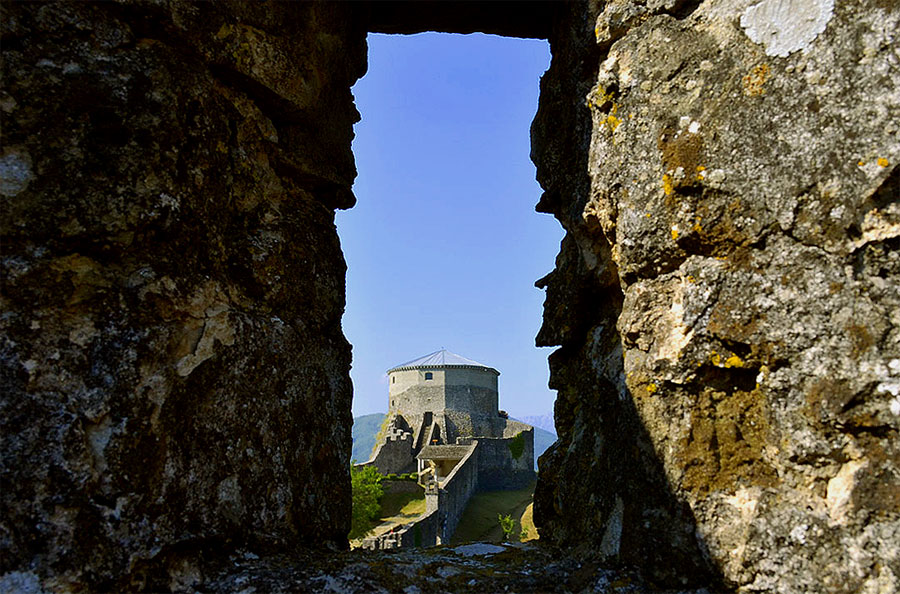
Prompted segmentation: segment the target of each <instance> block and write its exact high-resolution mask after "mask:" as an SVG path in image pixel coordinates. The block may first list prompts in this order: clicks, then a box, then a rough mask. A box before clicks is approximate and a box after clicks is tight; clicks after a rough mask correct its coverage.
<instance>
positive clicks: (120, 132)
mask: <svg viewBox="0 0 900 594" xmlns="http://www.w3.org/2000/svg"><path fill="white" fill-rule="evenodd" d="M352 23H353V21H352V20H351V19H350V18H348V15H347V10H346V8H345V7H342V6H340V5H322V4H301V3H286V4H275V5H271V4H267V5H255V4H252V3H244V4H242V3H217V4H195V3H189V2H184V3H181V2H159V3H149V2H148V3H144V2H131V3H111V2H103V3H97V4H86V3H81V2H72V3H49V4H47V3H31V2H28V3H18V4H17V3H4V6H3V18H2V26H3V29H2V47H3V54H2V72H3V74H2V80H3V89H2V92H0V108H2V111H3V115H2V117H3V136H2V145H3V146H2V152H0V174H2V178H3V182H2V184H0V194H2V197H0V209H2V210H0V232H2V240H0V241H2V270H3V272H2V274H3V285H2V305H0V310H2V312H3V313H2V318H0V327H2V338H0V360H2V374H3V375H2V389H0V440H2V452H3V456H2V462H0V576H3V575H6V577H4V578H3V579H4V580H5V581H4V582H3V583H14V584H26V585H27V584H30V583H32V582H33V581H34V580H36V579H40V580H41V583H43V585H44V587H46V588H50V589H61V590H66V589H69V588H74V589H79V588H89V589H93V590H101V591H112V590H119V589H134V588H140V587H141V585H142V584H143V583H144V579H145V575H146V574H148V573H153V572H155V571H156V572H157V573H159V572H162V574H163V575H164V574H165V572H166V571H167V570H168V569H171V568H173V567H176V566H178V567H180V569H177V571H183V570H184V568H183V567H181V565H184V564H189V563H192V562H191V561H189V559H191V558H192V557H191V555H195V556H196V555H197V554H199V553H201V552H202V554H203V555H212V554H214V553H215V551H217V550H219V549H222V550H226V549H228V548H230V547H232V546H234V545H235V544H240V543H244V544H247V545H248V546H249V545H251V544H252V545H253V546H255V547H258V548H260V549H265V548H266V547H272V546H278V547H281V548H282V549H283V548H285V547H287V548H291V547H296V546H298V545H300V544H303V543H307V544H311V543H315V545H316V546H328V545H329V543H330V544H331V546H345V543H346V533H347V529H348V526H349V524H348V521H349V515H348V513H347V510H348V509H349V500H350V493H349V490H350V484H349V476H348V471H347V468H348V463H349V453H350V450H349V448H350V433H349V431H350V426H351V422H352V420H351V416H350V397H351V387H350V381H349V377H348V369H349V364H350V348H349V345H348V344H347V342H346V341H345V339H344V338H343V335H342V334H341V330H340V316H341V313H342V311H343V306H344V270H345V265H344V262H343V259H342V257H341V253H340V247H339V243H338V238H337V235H336V233H335V228H334V222H333V209H334V208H335V207H347V206H350V205H351V204H352V201H353V198H352V195H351V193H350V185H351V182H352V180H353V177H354V175H355V170H354V166H353V160H352V155H351V153H350V139H351V137H352V124H353V122H354V121H355V119H356V118H357V113H356V110H355V108H354V106H353V103H352V97H351V94H350V91H349V87H350V85H351V84H352V83H353V81H354V80H355V79H356V78H357V77H358V76H360V75H361V74H362V72H363V71H364V69H365V55H364V51H365V49H364V31H363V30H361V29H360V30H356V29H354V27H352V26H351V25H352ZM157 570H159V571H157ZM7 572H9V573H7ZM10 576H11V577H10ZM34 576H37V577H34ZM9 580H12V582H9ZM23 587H24V586H23ZM16 588H18V586H17V587H16ZM16 588H14V589H16Z"/></svg>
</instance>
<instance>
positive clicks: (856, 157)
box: [0, 0, 900, 594]
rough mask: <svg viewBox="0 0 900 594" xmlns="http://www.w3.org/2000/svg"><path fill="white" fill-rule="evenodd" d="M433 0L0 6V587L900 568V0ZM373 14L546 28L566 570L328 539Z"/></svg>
mask: <svg viewBox="0 0 900 594" xmlns="http://www.w3.org/2000/svg"><path fill="white" fill-rule="evenodd" d="M430 8H434V5H429V4H428V3H421V4H418V5H416V7H415V8H414V9H412V8H411V9H410V10H405V6H404V5H402V4H399V3H396V2H390V3H385V4H384V5H383V6H382V8H379V3H377V2H371V3H299V2H297V3H295V2H288V3H278V2H267V3H259V4H257V3H238V2H228V3H212V4H209V3H202V4H201V3H189V2H180V1H178V0H170V1H159V2H149V1H148V2H145V1H143V0H133V1H123V2H118V3H111V2H106V3H97V4H87V3H80V2H72V3H66V2H59V3H50V4H44V3H5V4H4V6H3V19H2V25H0V26H2V29H0V35H2V38H0V44H2V49H3V53H2V72H3V75H2V80H3V86H2V89H0V112H2V118H3V136H2V143H0V144H2V146H0V235H2V237H0V241H2V244H0V245H2V254H0V264H2V270H3V272H2V274H3V284H2V297H0V299H2V304H0V310H2V314H0V327H2V331H3V332H2V337H0V341H2V342H0V361H2V367H0V369H2V390H0V439H2V454H3V456H2V461H0V587H2V589H13V590H20V591H26V592H28V591H34V592H37V591H41V590H42V589H50V590H66V589H93V590H117V589H140V588H147V589H153V590H164V589H173V590H185V589H191V588H195V587H198V584H200V585H203V587H205V588H206V589H207V590H210V591H237V590H243V589H248V588H255V589H256V590H257V591H267V590H278V589H283V590H304V589H308V590H328V589H332V590H338V591H348V590H349V591H354V590H355V591H370V592H377V591H398V590H400V591H404V589H405V591H406V592H409V593H410V594H412V593H414V592H417V591H441V589H443V591H463V590H473V589H475V590H485V591H491V590H501V589H504V588H510V589H513V590H519V591H525V590H529V589H531V590H548V591H583V590H587V591H620V590H621V589H622V588H632V585H633V584H632V581H629V580H630V578H627V577H625V578H622V579H625V581H624V582H623V581H619V580H620V578H621V577H622V576H621V574H620V573H616V572H610V571H608V570H600V569H597V568H598V567H599V565H598V563H599V558H600V557H605V558H607V559H609V558H618V559H619V560H621V561H624V562H626V563H631V564H634V565H640V566H641V568H642V571H643V572H645V573H646V574H647V575H648V576H649V579H650V580H651V581H652V582H654V583H663V584H669V585H680V584H688V585H691V584H704V583H715V582H719V583H720V584H722V585H724V586H725V587H728V588H734V589H737V590H740V591H743V592H753V591H783V592H803V591H816V592H864V593H874V592H893V591H897V590H898V589H900V584H898V581H900V550H898V544H897V543H900V446H898V440H897V437H898V430H900V317H898V316H900V314H898V312H900V258H898V253H900V202H898V196H900V168H898V163H900V130H898V122H900V40H898V37H897V31H898V30H900V6H898V4H897V3H896V2H893V1H890V0H834V2H832V1H831V0H761V1H755V0H646V1H644V0H640V1H638V0H610V1H608V2H596V1H593V0H584V1H575V2H565V3H563V2H541V3H538V4H529V3H519V4H509V3H497V2H491V3H486V4H482V5H473V4H470V3H450V4H447V5H445V6H444V7H443V8H440V9H439V10H437V11H434V10H429V9H430ZM379 11H381V12H379ZM801 12H802V13H803V14H800V13H801ZM798 15H799V16H805V18H799V19H798V18H797V17H798ZM444 19H446V20H444ZM366 27H369V28H370V29H371V30H378V31H390V32H403V33H411V32H416V31H422V30H427V29H436V30H444V31H457V32H462V31H475V30H484V31H489V32H492V33H500V34H508V35H526V36H527V35H538V36H544V35H547V36H548V37H549V39H550V42H551V46H552V49H553V62H552V65H551V68H550V70H549V71H548V73H547V74H546V75H545V76H544V78H543V79H542V82H541V89H542V90H541V103H540V107H539V112H538V115H537V117H536V120H535V123H534V126H533V128H532V136H533V156H534V159H535V161H536V163H537V165H538V178H539V181H540V183H541V184H542V186H543V187H544V188H545V190H546V191H545V194H544V196H543V197H542V199H541V202H540V204H539V205H538V209H539V210H541V211H543V212H550V213H553V214H554V215H555V216H556V217H557V218H558V219H559V220H560V222H561V224H562V225H563V226H564V227H565V229H566V231H567V235H566V238H565V239H564V241H563V243H562V246H561V251H560V254H559V257H558V259H557V267H556V269H555V270H554V272H553V273H551V274H550V275H549V276H548V277H547V278H545V279H542V280H541V281H540V282H539V284H540V285H541V286H545V287H547V300H546V304H545V312H544V318H545V320H544V325H543V327H542V329H541V331H540V334H539V336H538V343H539V344H542V345H559V346H560V348H559V350H558V351H556V352H555V353H554V354H553V355H552V356H551V360H550V365H551V372H552V376H551V383H552V387H554V388H555V389H557V390H558V394H559V396H558V399H557V403H556V410H555V412H556V426H557V430H558V434H559V441H558V442H557V444H556V445H555V446H554V447H552V448H551V449H550V450H548V452H547V453H546V454H545V455H544V456H542V458H541V460H540V469H541V474H540V480H539V486H538V491H537V493H536V496H535V521H536V522H537V523H538V524H539V527H540V531H541V538H542V539H543V540H544V541H545V542H550V543H553V544H555V545H559V546H560V547H562V549H561V551H563V552H560V551H556V550H551V549H543V548H536V549H527V550H522V551H521V552H522V555H521V556H520V557H519V558H513V557H512V556H509V557H506V556H504V553H497V554H495V555H493V556H491V555H487V556H484V555H481V557H485V558H487V557H489V558H490V559H493V560H497V563H495V564H492V563H493V561H490V562H488V561H481V560H479V559H475V558H470V557H468V556H466V555H463V554H455V553H452V552H449V551H450V550H449V549H438V550H437V551H436V552H432V553H426V554H422V553H406V552H404V553H402V554H400V555H397V556H390V555H385V556H381V557H379V556H365V555H362V556H353V555H352V554H349V553H346V554H345V553H338V554H335V555H334V556H333V557H324V558H318V560H315V559H313V558H312V553H311V552H310V549H309V548H307V549H303V548H302V545H308V546H309V545H311V546H314V547H322V546H337V547H340V546H344V545H345V543H346V539H345V536H344V535H345V534H346V531H347V528H348V524H349V513H348V512H349V477H348V476H347V470H346V469H347V466H348V462H349V460H348V458H349V453H350V427H351V422H352V420H351V416H350V383H349V375H348V369H349V359H350V351H349V346H348V345H347V344H346V341H345V340H344V338H343V336H342V334H341V332H340V315H341V311H342V309H343V303H344V297H343V291H344V279H343V276H344V263H343V260H342V258H341V255H340V248H339V244H338V240H337V236H336V234H335V231H334V224H333V209H334V208H345V207H349V206H351V205H352V203H353V197H352V194H351V193H350V186H351V183H352V179H353V175H354V168H353V161H352V155H351V154H350V140H351V138H352V127H351V125H352V123H353V121H354V119H355V118H356V117H357V114H356V111H355V109H354V107H353V104H352V97H351V95H350V91H349V88H350V86H351V84H352V83H353V81H354V80H355V79H356V78H357V77H358V76H360V75H361V74H362V72H363V71H364V69H365V56H364V35H365V29H366ZM238 547H244V550H247V551H251V550H252V551H253V552H252V553H249V552H248V553H246V554H245V555H243V556H239V557H233V558H231V559H226V561H227V564H226V565H222V564H221V563H222V559H223V556H224V555H227V554H228V553H229V552H232V551H234V550H235V549H236V548H238ZM275 548H277V549H279V550H281V551H282V552H285V551H288V552H287V553H285V554H283V555H281V556H270V553H271V551H272V550H273V549H275ZM548 551H550V552H548ZM257 555H258V557H257ZM576 559H580V560H576ZM579 563H581V565H579ZM216 567H218V569H211V568H216ZM438 579H439V580H440V581H437V580H438ZM304 580H306V581H304ZM603 580H605V581H603ZM642 587H643V585H641V586H637V585H635V586H634V588H642ZM634 588H633V589H634Z"/></svg>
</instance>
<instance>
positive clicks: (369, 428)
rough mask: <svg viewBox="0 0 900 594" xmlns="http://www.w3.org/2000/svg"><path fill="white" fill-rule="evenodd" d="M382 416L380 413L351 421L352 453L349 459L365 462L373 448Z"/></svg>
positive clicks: (382, 419)
mask: <svg viewBox="0 0 900 594" xmlns="http://www.w3.org/2000/svg"><path fill="white" fill-rule="evenodd" d="M384 416H385V415H383V414H381V413H373V414H371V415H363V416H361V417H355V418H354V419H353V431H352V435H353V452H352V453H351V454H350V459H351V460H355V461H356V462H366V461H367V460H368V459H369V456H370V455H371V454H372V448H374V447H375V435H376V434H377V433H378V429H379V428H380V427H381V423H382V421H384Z"/></svg>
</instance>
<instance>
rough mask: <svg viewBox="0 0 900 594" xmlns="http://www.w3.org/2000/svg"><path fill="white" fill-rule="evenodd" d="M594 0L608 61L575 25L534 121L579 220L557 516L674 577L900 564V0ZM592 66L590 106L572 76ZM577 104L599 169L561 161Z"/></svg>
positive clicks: (551, 520) (750, 584)
mask: <svg viewBox="0 0 900 594" xmlns="http://www.w3.org/2000/svg"><path fill="white" fill-rule="evenodd" d="M800 4H804V5H808V6H807V8H808V10H807V11H806V13H805V14H806V16H807V17H809V18H808V21H804V22H803V23H800V25H798V24H797V22H793V21H792V22H791V23H787V25H786V24H785V22H784V21H783V19H782V17H784V14H785V13H784V10H783V9H784V8H785V6H787V5H791V6H794V5H796V6H799V5H800ZM776 5H778V6H776ZM832 8H833V13H832ZM584 10H585V12H583V13H581V14H577V13H575V14H574V16H573V18H574V19H576V22H575V24H573V25H571V26H570V27H569V30H575V29H576V28H577V25H579V24H580V25H581V26H585V21H586V20H588V19H591V20H593V22H594V24H595V29H594V32H593V33H594V37H595V39H594V41H595V42H596V48H597V49H598V50H599V51H600V52H601V54H600V56H599V61H598V62H597V63H596V66H597V68H596V71H595V72H593V73H590V72H588V69H587V68H586V67H585V68H583V69H582V71H581V73H580V74H573V73H578V72H579V70H578V68H576V67H574V66H573V65H578V66H580V62H579V61H578V60H579V58H581V57H583V56H586V55H587V50H586V49H579V48H578V47H577V42H576V41H573V40H569V41H567V40H565V38H563V40H562V41H560V39H559V38H554V37H551V43H554V40H555V46H554V64H553V66H551V69H550V72H549V73H548V75H546V77H545V80H544V83H543V85H544V88H543V92H542V99H541V101H542V107H541V112H540V113H539V115H538V118H537V120H536V122H535V133H534V135H533V136H534V141H535V143H536V146H535V154H536V156H537V163H538V165H539V177H540V178H541V180H540V181H541V182H542V184H543V185H544V187H545V189H546V190H547V193H546V195H545V198H544V199H543V200H542V203H541V205H539V207H540V208H542V209H544V210H550V211H552V212H554V214H556V216H557V217H558V218H559V219H560V221H561V222H562V223H563V225H564V226H565V227H566V230H567V231H568V233H567V236H566V239H565V240H564V242H563V251H562V252H561V254H560V257H559V259H558V261H557V269H556V270H555V271H554V272H553V273H552V274H551V275H550V277H549V278H548V279H545V281H544V283H545V284H547V285H548V296H547V302H546V305H545V323H544V327H543V328H542V330H541V334H540V335H539V337H538V340H539V343H541V344H558V345H562V348H561V349H560V350H559V351H557V353H555V354H554V355H553V356H552V357H551V371H552V378H551V382H552V385H553V387H556V388H557V389H558V390H559V399H558V401H557V404H556V413H557V418H556V423H557V428H558V431H559V436H560V441H559V442H558V443H557V445H556V446H555V447H554V448H552V449H551V450H549V451H548V453H547V454H545V455H544V456H543V457H542V459H541V464H540V468H541V477H540V481H541V482H540V485H539V491H538V494H537V496H536V510H535V519H536V521H537V522H539V523H540V524H541V536H542V538H549V539H551V540H554V541H556V542H560V543H572V544H575V543H579V542H580V543H582V546H584V547H586V548H591V549H604V550H607V551H609V552H612V553H617V554H618V555H620V556H621V557H622V558H624V559H627V560H634V561H635V562H639V561H640V559H645V561H646V563H647V565H648V567H647V569H648V570H650V571H652V572H653V573H654V575H656V576H658V577H659V578H660V579H665V580H667V581H670V582H674V583H677V582H678V581H679V580H682V579H696V577H695V576H700V575H703V574H705V575H711V576H713V577H714V578H715V579H718V580H721V581H722V582H723V583H724V584H725V585H727V586H728V587H734V588H738V589H739V590H741V591H748V592H749V591H784V592H801V591H817V592H821V591H826V592H857V591H861V592H882V591H895V590H897V589H898V588H900V547H898V545H897V543H898V542H900V447H898V442H897V437H898V435H897V432H898V429H900V416H898V414H897V412H900V402H898V400H897V394H898V392H900V389H898V370H900V317H898V311H900V267H898V263H900V262H898V258H897V254H898V247H900V243H898V242H900V201H898V199H900V182H898V179H900V173H898V172H900V168H898V163H900V130H898V122H900V38H898V36H897V33H896V32H897V31H898V30H900V6H898V5H897V4H896V3H891V2H870V3H859V2H852V1H850V2H840V1H838V2H835V3H833V7H832V3H831V2H825V1H822V2H818V1H816V2H775V1H774V0H773V1H770V0H764V2H762V3H753V2H750V1H739V0H707V1H705V2H694V3H668V4H666V3H660V4H659V5H654V4H653V3H643V2H640V3H639V2H631V1H629V0H623V1H613V2H610V3H607V4H605V5H602V6H598V7H597V9H596V13H599V14H596V13H591V12H589V11H588V9H584ZM792 18H794V17H792ZM798 22H799V21H798ZM795 25H796V26H795ZM820 25H821V26H820ZM766 31H768V35H769V36H768V37H767V38H766V39H762V40H761V39H760V38H759V34H760V32H766ZM577 39H578V41H579V42H582V43H586V42H584V39H583V38H580V37H579V38H577ZM759 41H761V42H762V44H760V43H757V42H759ZM557 50H560V51H557ZM557 61H559V65H558V66H557ZM586 75H587V76H590V77H591V80H593V87H592V89H591V90H590V91H589V92H587V93H585V94H584V95H583V97H584V98H585V100H586V103H587V105H588V109H589V111H590V116H589V117H591V118H592V125H591V129H590V131H589V132H586V131H585V124H584V123H583V122H582V119H583V118H584V117H588V116H586V115H585V111H587V110H582V109H581V106H579V105H577V104H576V103H575V101H574V97H572V98H571V100H570V102H569V104H567V105H565V104H562V102H560V101H559V100H558V99H556V97H557V96H561V97H571V95H572V94H574V91H575V90H576V89H578V88H579V87H578V85H579V84H582V85H583V83H584V80H585V79H584V77H585V76H586ZM580 89H581V90H583V89H584V87H583V86H582V87H580ZM548 91H549V92H548ZM562 118H565V119H564V120H562V121H565V122H568V123H569V125H567V126H562V127H565V128H567V129H570V130H572V131H573V134H576V137H575V138H573V139H572V141H571V143H570V144H571V145H572V146H577V147H583V146H584V144H585V142H586V141H587V140H586V139H587V138H590V148H589V152H588V155H587V156H586V159H587V161H588V162H587V170H588V172H589V175H590V182H589V188H588V189H586V188H585V187H584V186H583V185H576V186H569V187H566V186H565V183H566V182H571V180H572V179H573V178H574V174H575V173H577V172H573V173H572V175H569V176H567V179H565V180H562V181H560V178H563V177H564V176H566V174H565V173H560V172H559V170H560V166H563V167H564V166H565V165H564V163H562V164H561V163H559V162H558V161H557V153H558V152H559V151H558V150H557V149H556V148H555V144H554V143H555V142H558V140H556V139H554V137H553V134H554V132H553V131H554V130H558V129H559V128H560V127H561V126H560V120H561V119H562ZM584 159H585V157H582V161H581V162H583V161H584ZM566 162H569V163H572V162H578V161H577V159H571V158H570V159H566ZM561 189H562V190H561ZM622 460H631V461H632V462H634V463H635V464H636V465H632V466H630V467H629V466H623V465H622V463H621V461H622ZM648 486H651V487H652V486H655V487H656V488H659V487H664V491H665V492H666V493H667V495H666V496H664V497H661V496H660V495H659V491H657V492H654V491H652V490H651V491H644V492H642V491H641V489H642V488H646V487H648ZM579 501H584V502H588V504H589V505H588V506H587V507H585V506H584V505H583V504H581V505H579V503H578V502H579ZM619 501H621V502H622V507H621V511H619V512H617V510H618V509H620V508H619V506H618V502H619ZM576 509H577V510H581V511H580V513H573V510H576ZM679 511H680V512H681V513H680V514H679ZM679 533H680V535H681V538H678V535H679ZM617 534H618V535H619V537H618V538H615V536H616V535H617ZM616 541H618V542H616ZM665 542H667V543H668V544H669V547H670V548H669V550H664V551H663V552H656V553H654V552H653V551H652V550H651V551H648V550H647V545H648V544H650V543H652V546H653V547H657V546H662V545H663V543H665ZM679 554H681V555H686V556H688V557H690V558H691V559H693V560H694V563H695V564H694V566H693V568H694V569H696V571H697V573H694V574H693V575H692V573H691V572H692V569H691V568H690V567H688V571H684V568H683V567H679V566H678V565H677V564H674V563H672V562H671V559H672V557H673V556H677V555H679ZM676 567H679V569H678V571H675V572H673V571H672V570H673V569H674V568H676ZM679 574H680V575H679Z"/></svg>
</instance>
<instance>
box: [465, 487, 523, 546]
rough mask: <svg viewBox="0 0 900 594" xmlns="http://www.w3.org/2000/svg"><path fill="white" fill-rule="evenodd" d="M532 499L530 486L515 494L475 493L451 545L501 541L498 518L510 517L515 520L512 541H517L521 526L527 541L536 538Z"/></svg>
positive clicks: (501, 533)
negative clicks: (526, 532)
mask: <svg viewBox="0 0 900 594" xmlns="http://www.w3.org/2000/svg"><path fill="white" fill-rule="evenodd" d="M533 495H534V483H532V484H531V485H529V486H528V487H526V488H524V489H521V490H519V491H487V492H484V493H475V494H474V495H472V498H471V499H469V504H468V505H467V506H466V510H465V511H464V512H463V515H462V518H460V520H459V526H457V528H456V533H455V534H454V535H453V538H452V539H451V540H450V542H451V544H457V543H462V542H473V541H493V542H500V541H502V540H503V530H501V529H500V522H499V521H497V516H498V515H501V514H502V515H504V516H506V515H511V516H512V517H513V518H515V519H516V532H515V534H514V535H513V538H514V540H519V532H520V530H521V527H522V526H523V525H524V526H525V528H526V530H527V531H528V538H526V540H531V539H532V538H537V530H535V528H534V523H533V521H532V520H531V513H530V510H531V499H532V496H533Z"/></svg>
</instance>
